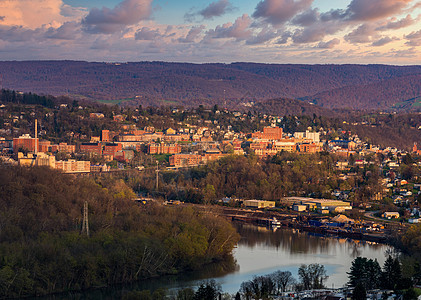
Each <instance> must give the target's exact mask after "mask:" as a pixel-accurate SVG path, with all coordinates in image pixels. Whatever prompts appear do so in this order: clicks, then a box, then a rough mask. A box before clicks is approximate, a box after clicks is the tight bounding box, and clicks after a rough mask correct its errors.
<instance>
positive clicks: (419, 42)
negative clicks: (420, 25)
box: [405, 30, 421, 47]
mask: <svg viewBox="0 0 421 300" xmlns="http://www.w3.org/2000/svg"><path fill="white" fill-rule="evenodd" d="M405 39H407V40H408V41H407V42H406V44H407V45H409V46H413V47H418V46H421V30H418V31H413V32H411V33H410V34H408V35H405Z"/></svg>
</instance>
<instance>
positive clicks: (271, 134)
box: [251, 127, 282, 140]
mask: <svg viewBox="0 0 421 300" xmlns="http://www.w3.org/2000/svg"><path fill="white" fill-rule="evenodd" d="M251 137H252V138H258V139H263V140H280V139H282V128H280V127H265V128H263V132H253V133H252V134H251Z"/></svg>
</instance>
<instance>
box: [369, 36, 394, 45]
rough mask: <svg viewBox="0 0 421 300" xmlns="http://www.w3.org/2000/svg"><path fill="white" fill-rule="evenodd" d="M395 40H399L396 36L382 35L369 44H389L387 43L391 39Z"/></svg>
mask: <svg viewBox="0 0 421 300" xmlns="http://www.w3.org/2000/svg"><path fill="white" fill-rule="evenodd" d="M397 40H399V39H398V38H397V37H388V36H385V37H382V38H381V39H378V40H376V41H374V42H373V43H372V44H371V46H374V47H379V46H384V45H386V44H389V43H391V42H393V41H397Z"/></svg>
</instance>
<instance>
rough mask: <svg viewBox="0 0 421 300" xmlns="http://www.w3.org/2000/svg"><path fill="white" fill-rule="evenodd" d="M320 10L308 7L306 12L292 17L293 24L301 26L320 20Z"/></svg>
mask: <svg viewBox="0 0 421 300" xmlns="http://www.w3.org/2000/svg"><path fill="white" fill-rule="evenodd" d="M319 16H320V13H319V10H318V9H317V8H315V9H308V10H306V11H305V12H303V13H301V14H298V15H296V16H295V18H294V19H292V24H294V25H300V26H310V25H312V24H314V23H316V22H318V21H319Z"/></svg>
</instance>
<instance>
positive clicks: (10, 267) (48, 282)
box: [0, 164, 239, 299]
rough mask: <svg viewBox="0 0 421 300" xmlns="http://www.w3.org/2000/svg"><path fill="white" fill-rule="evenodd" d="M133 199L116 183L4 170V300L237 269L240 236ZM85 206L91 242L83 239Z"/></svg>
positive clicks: (189, 213)
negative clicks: (220, 267) (220, 266)
mask: <svg viewBox="0 0 421 300" xmlns="http://www.w3.org/2000/svg"><path fill="white" fill-rule="evenodd" d="M130 178H135V176H130ZM134 197H135V194H134V192H133V190H132V189H131V188H130V187H128V186H127V185H126V184H125V183H124V182H123V181H121V180H118V179H116V178H109V177H107V178H99V177H97V178H95V179H93V178H88V177H71V176H70V175H66V174H62V173H59V172H57V171H54V170H51V169H49V168H46V167H34V168H22V167H12V166H6V165H3V164H0V207H1V212H0V299H9V298H22V297H26V296H41V295H45V294H50V293H56V292H63V291H73V290H82V289H88V288H92V287H100V286H107V285H113V284H117V283H125V282H131V281H137V280H142V279H144V278H149V277H155V276H160V275H164V274H175V273H178V272H183V271H186V270H194V269H198V268H201V267H203V266H204V265H205V264H208V263H211V262H215V261H225V262H227V265H228V264H229V262H231V263H232V256H231V251H232V249H233V248H234V246H235V244H236V243H237V241H238V239H239V236H238V234H237V233H236V231H235V229H234V228H233V227H232V225H231V224H229V223H228V222H227V221H225V220H223V219H220V218H218V217H215V216H211V215H202V214H201V213H200V212H198V211H196V210H194V209H193V208H191V207H186V208H174V207H166V206H163V205H159V204H155V205H154V204H150V205H139V204H137V203H135V202H134V201H132V199H133V198H134ZM85 201H86V202H87V203H88V218H89V230H90V231H89V233H90V236H89V237H88V236H87V234H86V232H83V234H81V224H82V216H83V215H82V210H83V207H84V203H85Z"/></svg>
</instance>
